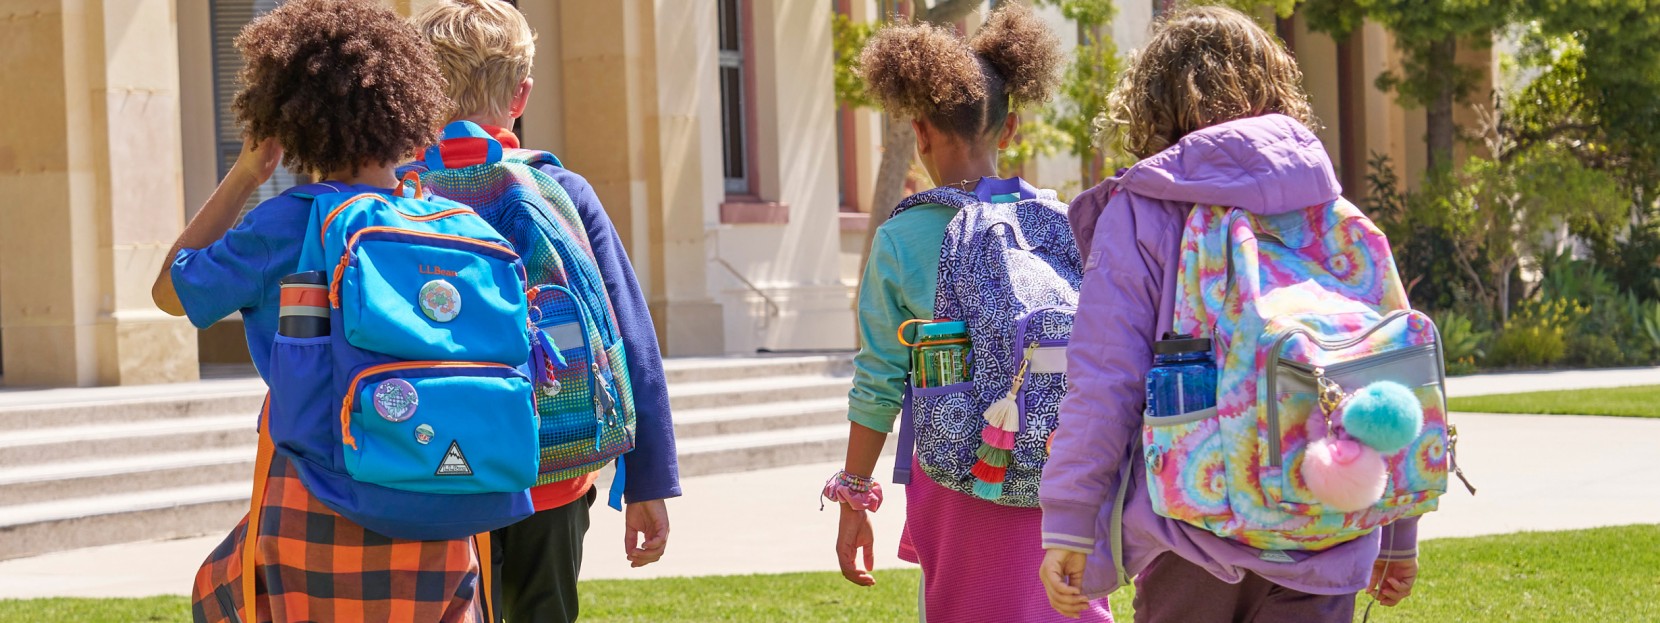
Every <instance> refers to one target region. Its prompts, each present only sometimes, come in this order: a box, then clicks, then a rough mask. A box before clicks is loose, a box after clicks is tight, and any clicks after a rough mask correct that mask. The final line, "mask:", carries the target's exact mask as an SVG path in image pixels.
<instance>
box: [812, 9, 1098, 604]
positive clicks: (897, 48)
mask: <svg viewBox="0 0 1660 623" xmlns="http://www.w3.org/2000/svg"><path fill="white" fill-rule="evenodd" d="M1061 62H1062V59H1061V54H1060V51H1059V41H1058V39H1057V38H1056V37H1055V35H1054V34H1053V33H1051V32H1050V31H1049V28H1048V26H1047V25H1045V24H1044V22H1043V20H1042V19H1041V18H1039V17H1038V16H1036V15H1035V14H1033V13H1032V11H1031V9H1029V8H1026V7H1024V6H1022V5H1019V4H1016V3H1005V4H1004V6H1003V7H1002V8H999V9H998V10H997V11H995V12H993V13H992V14H991V15H990V17H989V19H988V20H987V22H986V24H985V25H984V26H983V27H982V28H980V30H979V31H978V32H977V33H976V34H975V35H974V37H973V38H972V39H969V40H966V41H965V40H964V39H963V38H961V37H959V36H958V35H957V34H955V33H954V32H952V31H950V30H947V29H945V28H940V27H936V26H932V25H927V24H913V25H898V26H890V27H887V28H884V29H883V30H881V31H880V32H878V33H876V35H875V36H874V37H873V38H872V40H871V41H870V42H869V44H868V45H867V46H866V48H865V50H864V52H863V54H862V55H861V56H860V67H861V69H860V71H861V72H862V73H863V76H864V78H865V80H866V83H867V84H868V85H869V90H870V92H871V94H873V95H874V96H875V97H876V98H877V99H878V100H880V101H881V103H882V107H883V108H884V109H885V110H887V111H888V112H891V113H895V114H897V115H899V116H903V117H908V118H911V119H913V121H912V122H911V125H912V129H913V130H914V131H915V133H916V138H917V157H918V159H919V160H920V161H921V162H922V165H923V167H924V168H926V169H927V171H928V176H929V177H930V178H931V179H932V180H933V182H934V184H935V185H936V186H937V187H938V188H937V189H936V190H934V191H929V192H935V193H938V192H941V191H942V190H944V189H949V190H948V191H946V192H952V193H959V194H960V195H962V200H963V201H967V202H973V201H975V199H974V198H975V196H976V193H975V191H976V189H977V188H978V187H979V186H980V185H982V184H990V185H991V186H988V188H994V187H1001V186H1004V185H1009V183H1013V182H1019V180H1018V179H1011V180H1002V179H1000V178H998V170H997V153H998V150H999V149H1002V148H1005V147H1007V146H1008V144H1009V141H1010V140H1011V139H1012V137H1013V136H1014V133H1015V128H1016V126H1017V125H1018V123H1019V118H1018V116H1017V115H1016V113H1015V109H1016V108H1017V107H1018V106H1020V105H1022V104H1031V103H1040V102H1042V101H1044V100H1046V99H1048V98H1049V96H1050V94H1051V92H1052V91H1053V90H1054V87H1055V84H1056V82H1057V81H1058V71H1057V70H1058V69H1059V67H1060V65H1061ZM1019 184H1020V185H1021V186H1022V187H1026V188H1029V186H1026V185H1025V183H1024V182H1019ZM999 201H1001V200H999ZM911 203H915V202H911ZM901 205H902V206H908V205H909V204H907V203H902V204H901ZM958 210H959V208H958V207H953V206H949V205H944V204H943V203H922V204H920V205H914V206H909V207H908V209H906V210H905V211H904V213H903V214H900V215H897V216H895V217H894V218H892V219H890V220H889V221H887V222H886V223H884V224H883V225H882V226H881V227H880V228H879V229H878V230H877V231H876V235H875V238H874V243H873V245H872V248H871V254H870V261H869V264H867V265H866V267H865V273H864V279H863V281H862V282H861V283H860V288H859V314H858V319H859V335H860V338H861V344H862V345H863V347H862V349H861V350H860V351H859V354H858V356H857V358H856V359H855V366H856V372H855V377H854V386H853V390H852V391H851V392H850V394H849V400H848V402H849V405H848V419H849V420H851V421H852V424H851V427H850V432H849V434H848V447H847V462H846V466H845V469H844V470H843V471H842V472H841V473H839V474H837V475H836V476H835V477H834V478H833V479H832V482H831V483H829V485H827V487H826V492H825V493H826V497H829V498H830V499H832V500H833V501H836V502H840V506H841V516H840V529H839V532H838V534H837V538H836V554H837V557H838V559H839V561H840V564H841V569H842V575H843V576H845V577H846V578H847V579H848V581H850V582H854V583H856V584H860V585H863V586H870V585H873V584H875V582H876V580H875V578H874V577H872V576H871V575H870V573H869V569H870V566H871V562H872V561H873V556H872V554H871V547H872V544H873V536H872V528H871V522H870V517H869V513H870V512H873V511H875V510H877V506H879V503H880V501H879V499H880V486H879V485H878V484H877V483H875V482H874V480H873V478H872V472H873V470H874V469H875V467H876V462H877V459H878V457H879V456H880V455H881V453H882V447H883V443H884V441H885V440H886V439H887V436H888V434H889V433H891V432H893V431H894V429H895V422H896V420H897V419H898V418H899V417H900V415H901V410H902V405H901V403H902V401H903V400H904V398H903V396H904V392H905V386H906V383H907V376H908V374H909V373H910V372H911V362H910V354H909V351H908V350H907V348H906V347H905V345H903V344H901V343H899V342H898V341H896V339H895V335H896V333H897V331H898V329H899V327H900V326H901V324H903V323H905V322H906V321H909V320H913V319H920V320H931V319H933V318H934V317H935V315H934V312H935V309H934V302H935V292H936V288H937V287H938V284H937V279H938V273H939V270H940V261H941V260H940V253H941V248H942V245H943V243H944V237H945V233H946V226H947V225H948V224H949V223H951V221H952V219H953V217H954V216H956V215H957V212H958ZM977 415H978V414H976V416H977ZM898 461H899V462H900V467H901V468H902V469H904V468H911V469H910V472H911V476H910V483H909V484H908V486H907V487H906V505H907V508H906V509H905V510H906V516H905V529H904V533H903V535H902V536H901V544H900V557H901V558H902V559H905V560H907V561H910V562H915V563H918V564H920V565H921V566H922V577H923V581H922V584H923V586H922V595H921V602H920V607H921V610H922V613H923V615H924V616H925V618H928V619H932V620H938V621H957V622H964V621H967V622H972V621H1023V622H1027V621H1050V620H1061V618H1060V615H1057V614H1056V613H1055V612H1053V611H1051V610H1050V609H1049V606H1048V604H1047V602H1046V600H1045V598H1044V594H1043V591H1042V588H1041V586H1040V584H1039V583H1038V582H1037V580H1036V577H1035V576H1036V574H1037V566H1038V562H1039V560H1040V558H1041V557H1042V549H1041V548H1040V547H1039V536H1038V532H1039V530H1038V527H1039V526H1038V524H1039V519H1040V511H1039V509H1037V508H1023V507H1016V506H1004V505H999V504H997V503H994V502H992V501H989V500H987V499H981V498H980V497H976V496H974V495H970V494H968V493H964V492H962V491H960V490H953V489H950V488H947V487H946V486H944V485H942V484H940V483H939V482H936V481H935V480H933V479H932V478H931V477H930V476H929V475H927V474H926V473H924V472H923V470H922V469H921V468H919V467H915V466H916V465H917V464H916V463H915V462H914V458H913V457H912V456H908V455H906V456H900V457H898ZM860 550H863V557H864V565H863V567H864V568H860V565H859V564H858V560H857V559H858V554H859V551H860ZM1087 610H1088V616H1087V618H1088V620H1091V621H1110V620H1111V618H1112V615H1111V613H1110V612H1109V611H1108V610H1107V605H1106V602H1105V600H1102V601H1100V602H1098V603H1095V604H1090V605H1089V606H1088V607H1087Z"/></svg>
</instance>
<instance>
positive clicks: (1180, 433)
mask: <svg viewBox="0 0 1660 623" xmlns="http://www.w3.org/2000/svg"><path fill="white" fill-rule="evenodd" d="M1141 444H1142V457H1143V459H1142V460H1143V461H1144V462H1145V466H1146V468H1147V487H1148V494H1149V496H1150V497H1151V498H1152V501H1153V512H1155V513H1158V514H1159V515H1161V516H1164V517H1169V518H1171V519H1179V520H1182V521H1186V522H1189V523H1194V524H1196V525H1202V526H1207V527H1208V526H1210V525H1211V524H1216V525H1217V526H1220V525H1221V523H1222V521H1223V520H1225V519H1226V518H1227V517H1228V516H1229V514H1230V513H1231V512H1232V511H1231V510H1230V508H1229V506H1228V470H1227V465H1228V464H1227V453H1226V452H1225V451H1224V448H1223V444H1222V434H1221V420H1220V419H1219V418H1217V411H1216V408H1215V407H1212V408H1209V409H1204V410H1201V411H1194V412H1191V413H1183V414H1180V415H1172V416H1167V417H1153V416H1144V417H1143V418H1142V427H1141Z"/></svg>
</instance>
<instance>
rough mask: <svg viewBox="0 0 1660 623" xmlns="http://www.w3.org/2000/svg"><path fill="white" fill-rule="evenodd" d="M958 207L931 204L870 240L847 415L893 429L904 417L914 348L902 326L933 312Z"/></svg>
mask: <svg viewBox="0 0 1660 623" xmlns="http://www.w3.org/2000/svg"><path fill="white" fill-rule="evenodd" d="M956 215H957V209H956V208H952V207H948V206H943V205H937V204H929V205H922V206H917V207H915V208H911V209H909V210H906V211H905V213H903V214H901V215H899V218H895V219H891V220H889V221H888V222H886V223H883V224H882V226H881V227H880V228H878V229H877V230H876V236H875V238H874V239H873V240H872V242H871V249H870V261H869V262H867V263H866V264H865V274H864V278H863V280H862V281H860V282H859V343H860V345H861V346H860V349H859V354H858V356H857V357H855V358H854V359H853V366H854V372H853V391H851V392H848V395H847V419H849V420H851V421H853V422H855V423H857V424H860V425H862V426H864V427H866V428H870V429H872V430H877V431H881V432H884V433H892V432H893V430H894V422H895V421H896V420H898V419H899V411H900V407H901V401H902V400H903V398H904V393H905V382H906V377H907V375H909V374H910V371H911V353H910V349H909V348H907V347H906V346H905V345H904V344H901V343H899V338H898V332H899V325H900V324H902V323H904V322H905V321H906V320H912V319H919V318H920V319H924V320H931V319H933V317H934V289H935V288H936V287H937V286H938V279H939V266H940V246H941V245H942V244H943V243H944V238H945V226H946V225H949V224H950V223H951V219H952V217H955V216H956Z"/></svg>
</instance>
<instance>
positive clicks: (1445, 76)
mask: <svg viewBox="0 0 1660 623" xmlns="http://www.w3.org/2000/svg"><path fill="white" fill-rule="evenodd" d="M1457 57H1458V39H1456V38H1454V37H1452V36H1450V35H1449V36H1447V37H1446V38H1444V39H1442V40H1440V41H1437V42H1435V43H1434V44H1432V45H1431V46H1430V62H1432V63H1434V66H1435V67H1436V69H1434V70H1433V71H1434V72H1435V73H1434V75H1435V77H1436V82H1437V83H1438V84H1437V93H1436V94H1435V101H1432V102H1430V103H1429V106H1428V107H1427V108H1426V109H1425V110H1424V117H1425V122H1426V123H1425V125H1426V126H1427V135H1428V136H1426V137H1425V138H1426V142H1428V144H1429V145H1428V146H1429V154H1428V156H1429V160H1428V162H1429V170H1431V171H1437V170H1441V169H1443V168H1451V167H1452V163H1453V143H1454V142H1455V141H1456V140H1457V138H1458V128H1457V126H1456V125H1455V124H1454V123H1453V103H1454V100H1455V99H1456V97H1455V96H1456V95H1457V94H1458V65H1457V60H1458V58H1457Z"/></svg>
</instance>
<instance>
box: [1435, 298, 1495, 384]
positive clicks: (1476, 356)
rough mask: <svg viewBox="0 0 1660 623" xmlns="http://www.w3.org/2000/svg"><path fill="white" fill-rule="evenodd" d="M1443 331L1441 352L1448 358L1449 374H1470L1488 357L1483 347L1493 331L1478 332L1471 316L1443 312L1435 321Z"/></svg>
mask: <svg viewBox="0 0 1660 623" xmlns="http://www.w3.org/2000/svg"><path fill="white" fill-rule="evenodd" d="M1435 326H1436V327H1437V328H1439V329H1440V330H1441V351H1442V354H1443V355H1445V356H1446V358H1447V373H1448V374H1470V373H1473V372H1475V371H1476V369H1477V368H1476V363H1477V362H1478V361H1480V360H1481V359H1482V358H1483V357H1486V356H1487V351H1485V350H1483V348H1482V347H1483V346H1484V345H1486V343H1487V338H1489V337H1491V336H1492V332H1491V331H1477V330H1476V329H1475V323H1474V322H1472V321H1471V320H1470V317H1469V316H1466V315H1464V314H1460V313H1458V312H1443V313H1441V314H1440V317H1439V318H1436V319H1435Z"/></svg>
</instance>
